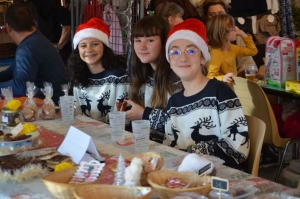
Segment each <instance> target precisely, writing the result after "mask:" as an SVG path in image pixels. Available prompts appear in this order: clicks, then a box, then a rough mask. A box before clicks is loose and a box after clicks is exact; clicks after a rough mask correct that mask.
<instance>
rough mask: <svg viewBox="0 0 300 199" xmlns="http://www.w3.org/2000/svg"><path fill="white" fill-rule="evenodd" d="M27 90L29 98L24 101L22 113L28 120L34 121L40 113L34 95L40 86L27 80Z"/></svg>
mask: <svg viewBox="0 0 300 199" xmlns="http://www.w3.org/2000/svg"><path fill="white" fill-rule="evenodd" d="M26 90H27V96H28V98H27V99H26V100H25V102H24V105H23V110H22V114H23V117H24V120H25V121H26V122H33V121H35V120H36V117H37V113H38V106H37V105H36V102H35V101H34V99H33V96H34V95H35V94H36V93H37V91H38V88H37V87H36V86H35V85H34V83H33V82H26Z"/></svg>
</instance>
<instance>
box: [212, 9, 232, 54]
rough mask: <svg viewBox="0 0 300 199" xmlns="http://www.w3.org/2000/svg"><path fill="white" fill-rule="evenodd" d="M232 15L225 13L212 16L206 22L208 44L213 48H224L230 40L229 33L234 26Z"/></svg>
mask: <svg viewBox="0 0 300 199" xmlns="http://www.w3.org/2000/svg"><path fill="white" fill-rule="evenodd" d="M234 27H235V25H234V19H233V17H232V16H230V15H227V14H223V15H217V16H214V17H212V18H211V19H210V20H208V22H207V23H206V35H207V40H208V44H209V46H210V47H212V48H222V47H223V45H224V44H225V43H226V42H228V40H227V39H226V37H227V35H228V34H229V32H230V31H231V29H232V28H234Z"/></svg>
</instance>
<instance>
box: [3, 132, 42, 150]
mask: <svg viewBox="0 0 300 199" xmlns="http://www.w3.org/2000/svg"><path fill="white" fill-rule="evenodd" d="M3 132H4V135H6V134H8V133H10V130H3ZM27 135H31V136H30V137H29V138H26V139H24V140H17V141H4V138H0V146H1V145H3V144H5V143H6V144H9V143H14V144H15V143H21V142H26V141H27V140H32V139H34V138H36V137H38V136H39V135H40V132H38V131H33V132H31V133H28V134H27Z"/></svg>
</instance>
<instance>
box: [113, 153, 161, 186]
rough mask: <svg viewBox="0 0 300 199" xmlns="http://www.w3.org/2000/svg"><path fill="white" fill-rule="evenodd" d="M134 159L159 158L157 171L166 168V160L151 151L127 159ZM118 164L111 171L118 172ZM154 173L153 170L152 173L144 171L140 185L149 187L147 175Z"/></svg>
mask: <svg viewBox="0 0 300 199" xmlns="http://www.w3.org/2000/svg"><path fill="white" fill-rule="evenodd" d="M134 157H138V158H146V159H150V158H154V157H157V158H158V161H157V165H156V168H155V170H160V169H161V168H162V167H163V166H164V158H163V157H162V156H161V155H160V154H159V153H156V152H153V151H149V152H145V153H140V154H137V155H135V156H133V157H130V158H126V159H127V160H132V159H133V158H134ZM117 164H118V163H115V164H113V165H112V166H111V167H110V169H111V170H112V171H113V172H116V168H117ZM155 170H154V171H155ZM152 171H153V170H150V171H145V170H143V171H142V173H141V179H140V183H141V185H142V186H149V184H148V181H147V175H148V173H150V172H152Z"/></svg>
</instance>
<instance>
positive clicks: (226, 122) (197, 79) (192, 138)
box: [147, 19, 250, 170]
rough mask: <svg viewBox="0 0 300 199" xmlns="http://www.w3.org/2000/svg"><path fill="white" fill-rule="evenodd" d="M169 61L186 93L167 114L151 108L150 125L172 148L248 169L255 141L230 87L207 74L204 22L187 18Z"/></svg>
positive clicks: (176, 31)
mask: <svg viewBox="0 0 300 199" xmlns="http://www.w3.org/2000/svg"><path fill="white" fill-rule="evenodd" d="M166 57H167V59H168V61H169V62H170V65H171V68H172V70H173V71H174V72H175V73H176V74H177V75H178V76H179V78H180V79H181V81H182V84H183V87H184V89H183V90H182V91H180V92H178V93H175V94H174V95H172V96H171V97H170V99H169V101H168V105H167V108H166V110H167V111H166V112H162V111H161V110H155V109H151V110H150V111H151V114H150V116H149V120H150V125H151V127H152V128H153V129H158V130H165V135H166V136H167V139H169V142H170V146H172V147H176V148H178V149H181V150H187V151H188V152H192V153H197V154H207V155H213V156H217V157H219V158H221V159H223V160H225V165H227V166H230V167H232V168H236V169H241V170H245V168H246V165H247V164H246V159H247V156H248V154H249V146H250V141H249V138H248V126H247V121H246V118H245V116H244V114H243V110H242V107H241V103H240V102H239V99H238V98H237V96H236V95H235V93H234V92H233V91H232V90H231V89H230V88H229V87H228V86H227V85H226V84H225V83H223V82H221V81H218V80H216V79H209V78H207V77H205V76H204V75H203V74H202V67H205V64H206V62H207V61H209V59H210V55H209V52H208V46H207V44H206V33H205V27H204V24H203V23H202V22H200V21H198V20H197V19H187V20H185V21H184V22H182V23H180V24H178V25H176V26H174V27H173V28H172V29H171V31H170V33H169V35H168V39H167V43H166ZM147 109H150V108H148V107H147ZM161 128H163V129H161Z"/></svg>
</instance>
